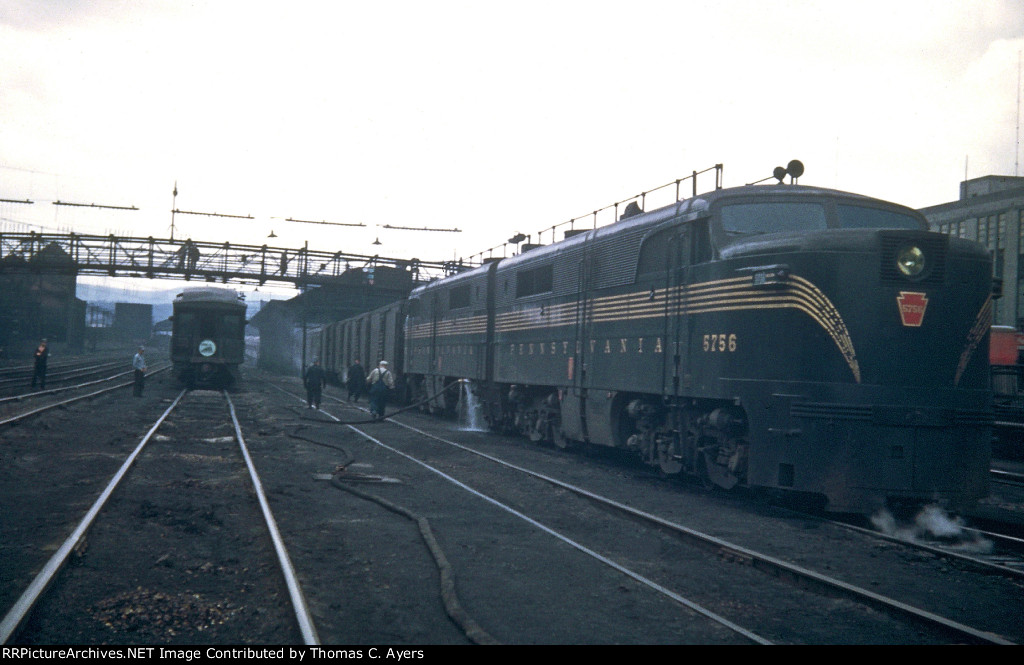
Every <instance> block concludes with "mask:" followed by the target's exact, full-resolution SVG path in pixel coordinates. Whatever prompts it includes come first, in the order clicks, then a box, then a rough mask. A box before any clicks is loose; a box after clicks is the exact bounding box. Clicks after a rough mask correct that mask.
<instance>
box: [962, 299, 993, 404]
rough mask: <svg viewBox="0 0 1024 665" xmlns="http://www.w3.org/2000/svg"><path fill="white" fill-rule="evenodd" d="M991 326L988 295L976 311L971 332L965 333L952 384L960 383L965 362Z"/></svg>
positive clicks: (967, 361) (965, 367) (969, 358)
mask: <svg viewBox="0 0 1024 665" xmlns="http://www.w3.org/2000/svg"><path fill="white" fill-rule="evenodd" d="M991 327H992V296H991V295H989V297H988V298H986V299H985V304H983V305H982V306H981V310H980V311H979V312H978V316H977V317H975V319H974V325H973V326H972V327H971V332H969V333H967V343H966V345H965V346H964V350H963V352H962V353H961V354H960V362H959V363H957V366H956V378H954V379H953V385H954V386H955V385H958V384H959V383H960V377H961V376H962V375H963V373H964V370H966V369H967V363H969V362H970V361H971V356H973V355H974V351H975V350H976V349H977V348H978V345H979V344H980V343H981V340H982V339H984V338H985V333H986V332H988V330H989V329H990V328H991Z"/></svg>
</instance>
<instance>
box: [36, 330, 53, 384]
mask: <svg viewBox="0 0 1024 665" xmlns="http://www.w3.org/2000/svg"><path fill="white" fill-rule="evenodd" d="M49 356H50V348H49V347H48V346H47V345H46V340H45V339H44V340H43V341H41V342H39V346H38V347H36V354H35V360H36V368H35V372H33V373H32V389H33V390H35V387H36V381H38V382H39V389H40V390H46V359H47V358H48V357H49Z"/></svg>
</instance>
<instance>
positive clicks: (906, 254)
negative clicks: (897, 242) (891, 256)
mask: <svg viewBox="0 0 1024 665" xmlns="http://www.w3.org/2000/svg"><path fill="white" fill-rule="evenodd" d="M896 267H897V268H899V269H900V272H901V273H903V274H904V275H906V276H907V277H916V276H917V275H920V274H921V271H922V270H924V252H922V251H921V248H920V247H916V246H914V245H911V246H910V247H904V248H903V249H901V250H900V251H899V252H897V254H896Z"/></svg>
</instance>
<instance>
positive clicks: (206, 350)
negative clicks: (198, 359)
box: [199, 339, 217, 358]
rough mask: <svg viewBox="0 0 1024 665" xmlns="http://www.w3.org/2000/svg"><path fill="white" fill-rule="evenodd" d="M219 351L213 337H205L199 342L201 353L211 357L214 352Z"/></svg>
mask: <svg viewBox="0 0 1024 665" xmlns="http://www.w3.org/2000/svg"><path fill="white" fill-rule="evenodd" d="M215 353H217V345H216V344H214V343H213V340H212V339H204V340H203V341H201V342H199V354H200V355H202V356H204V357H206V358H209V357H210V356H212V355H213V354H215Z"/></svg>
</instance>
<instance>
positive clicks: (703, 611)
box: [271, 384, 772, 645]
mask: <svg viewBox="0 0 1024 665" xmlns="http://www.w3.org/2000/svg"><path fill="white" fill-rule="evenodd" d="M271 385H273V384H271ZM274 387H275V388H277V389H278V390H280V391H281V392H283V393H285V394H286V395H290V396H292V397H294V398H296V399H297V400H299V401H305V400H304V399H303V398H302V397H300V396H298V395H294V394H292V393H289V392H288V391H287V390H284V389H283V388H280V387H278V386H274ZM339 401H340V400H339ZM321 413H323V414H325V415H327V416H328V417H330V418H331V419H333V420H335V421H337V422H340V419H339V418H336V417H335V416H334V415H332V414H330V413H328V412H327V411H323V410H321ZM384 420H388V421H390V422H393V423H395V424H398V425H401V426H403V427H407V428H408V429H411V430H413V431H415V432H418V433H420V434H425V433H424V432H420V431H419V430H417V429H416V428H414V427H409V426H407V425H403V424H402V423H399V422H398V421H395V420H391V418H390V417H387V418H384ZM345 426H346V427H348V428H349V429H350V430H352V431H353V432H355V433H356V434H359V435H360V436H362V437H364V438H366V439H367V440H369V441H371V442H373V443H375V444H376V445H378V446H380V447H381V448H384V449H385V450H389V451H391V452H393V453H395V454H396V455H399V456H401V457H404V458H405V459H407V460H409V461H410V462H413V463H414V464H418V465H419V466H422V467H423V468H425V469H427V470H428V471H430V472H431V473H434V474H437V475H438V476H440V477H441V478H443V479H445V480H447V481H448V482H450V483H452V484H453V485H455V486H456V487H459V488H460V489H463V490H465V491H467V492H469V493H470V494H472V495H473V496H476V497H477V498H480V499H483V500H484V501H486V502H487V503H490V504H491V505H493V506H495V507H497V508H499V509H500V510H503V511H505V512H507V513H509V514H510V515H513V516H515V517H518V518H519V519H521V520H523V521H524V522H526V523H528V524H530V525H531V526H533V527H536V528H537V529H540V530H541V531H543V532H544V533H547V534H548V535H550V536H553V537H554V538H556V539H558V540H560V541H562V542H563V543H565V544H567V545H569V546H570V547H572V548H574V549H576V550H578V551H580V552H582V553H584V554H586V555H587V556H589V557H591V558H593V559H596V560H597V561H599V562H601V563H603V564H605V565H606V566H609V567H610V568H612V569H614V570H617V571H618V572H620V573H622V574H623V575H626V576H627V577H629V578H631V579H633V580H634V581H636V582H639V583H640V584H642V585H644V586H646V587H648V588H650V589H653V590H654V591H657V592H658V593H660V594H662V595H664V596H666V597H668V598H670V599H671V600H674V601H675V602H677V603H679V604H680V605H683V606H684V607H686V608H688V609H690V610H691V611H693V612H696V613H697V614H699V615H701V616H704V617H705V618H707V619H710V620H712V621H714V622H715V623H717V624H719V625H721V626H724V627H725V628H728V629H729V630H732V631H733V632H735V633H737V634H738V635H741V636H743V637H745V638H747V639H749V640H750V641H752V642H754V643H755V644H761V645H770V644H772V642H770V641H769V640H766V639H765V638H763V637H761V636H760V635H757V634H756V633H753V632H751V631H749V630H747V629H746V628H743V627H742V626H740V625H738V624H736V623H733V622H732V621H729V620H728V619H726V618H725V617H723V616H721V615H719V614H716V613H714V612H712V611H711V610H709V609H707V608H705V607H703V606H702V605H699V604H697V603H695V602H693V601H692V600H689V599H687V598H684V597H683V596H681V595H679V594H677V593H676V592H674V591H672V590H671V589H667V588H666V587H664V586H662V585H660V584H658V583H657V582H655V581H653V580H650V579H648V578H646V577H644V576H643V575H641V574H640V573H637V572H635V571H633V570H631V569H629V568H626V567H625V566H623V565H621V564H619V563H616V562H615V561H612V560H611V559H609V558H608V557H606V556H604V555H602V554H600V553H598V552H595V551H594V550H592V549H590V548H588V547H587V546H585V545H583V544H581V543H578V542H576V541H575V540H572V539H571V538H569V537H568V536H566V535H563V534H562V533H559V532H558V531H555V530H554V529H552V528H550V527H548V526H545V525H544V524H541V523H540V522H538V521H537V520H535V519H533V518H532V517H530V516H528V515H525V514H523V513H521V512H519V511H518V510H516V509H515V508H512V507H511V506H509V505H507V504H504V503H502V502H501V501H498V500H497V499H495V498H493V497H490V496H488V495H486V494H484V493H483V492H480V491H478V490H476V489H473V488H472V487H470V486H469V485H466V484H465V483H463V482H461V481H459V480H458V479H456V478H453V477H452V476H450V475H448V474H446V473H445V472H444V471H441V470H440V469H437V468H435V467H432V466H430V465H429V464H427V463H426V462H423V461H422V460H419V459H416V458H415V457H413V456H411V455H409V454H407V453H404V452H402V451H400V450H398V449H396V448H393V447H392V446H389V445H387V444H386V443H384V442H382V441H380V440H379V439H376V438H374V437H373V436H371V435H369V434H367V433H366V432H363V431H362V430H360V429H359V428H357V427H355V426H353V425H345ZM427 436H431V435H427ZM432 438H437V437H432ZM455 445H458V444H455Z"/></svg>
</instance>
